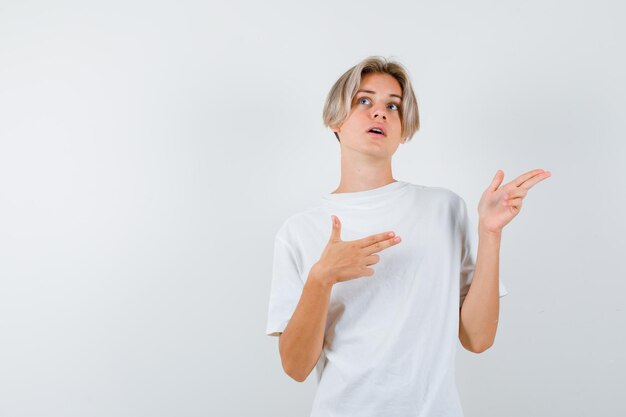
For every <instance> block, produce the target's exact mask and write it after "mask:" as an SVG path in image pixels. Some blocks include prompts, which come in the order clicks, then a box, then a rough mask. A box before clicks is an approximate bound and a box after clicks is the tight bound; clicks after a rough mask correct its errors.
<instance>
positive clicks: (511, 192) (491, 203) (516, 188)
mask: <svg viewBox="0 0 626 417" xmlns="http://www.w3.org/2000/svg"><path fill="white" fill-rule="evenodd" d="M551 175H552V174H551V173H550V171H544V170H543V169H534V170H532V171H528V172H527V173H525V174H522V175H520V176H519V177H517V178H515V179H514V180H513V181H511V182H509V183H507V184H504V185H503V186H502V187H500V184H501V183H502V180H503V179H504V172H503V171H502V170H498V172H496V176H495V177H494V178H493V181H491V184H490V185H489V187H488V188H487V189H486V190H485V192H483V195H482V197H481V198H480V202H479V203H478V218H479V228H480V229H481V230H483V231H486V232H492V233H501V232H502V229H503V228H504V226H506V225H507V224H508V223H509V222H510V221H511V220H512V219H513V218H514V217H515V216H517V214H518V213H519V212H520V210H521V208H522V201H523V200H524V197H526V194H527V193H528V190H529V189H530V188H531V187H532V186H534V185H535V184H537V183H538V182H540V181H543V180H545V179H546V178H548V177H550V176H551ZM498 187H500V188H498Z"/></svg>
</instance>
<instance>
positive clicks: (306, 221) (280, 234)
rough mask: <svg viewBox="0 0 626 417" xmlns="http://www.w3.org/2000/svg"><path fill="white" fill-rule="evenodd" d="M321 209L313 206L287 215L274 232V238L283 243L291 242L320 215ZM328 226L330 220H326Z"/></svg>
mask: <svg viewBox="0 0 626 417" xmlns="http://www.w3.org/2000/svg"><path fill="white" fill-rule="evenodd" d="M321 211H322V209H321V207H320V206H314V207H310V208H308V209H305V210H301V211H298V212H296V213H293V214H291V215H289V216H288V217H287V218H286V219H285V220H284V221H283V222H282V224H281V225H280V227H279V228H278V230H277V231H276V234H275V236H276V238H277V239H280V240H282V241H283V242H285V243H291V242H293V241H294V240H295V239H296V238H297V236H298V235H299V234H301V233H302V232H303V231H304V230H306V229H307V228H308V227H310V225H311V224H312V223H313V222H314V221H315V219H317V218H319V217H320V215H321ZM328 222H329V224H330V218H329V219H328Z"/></svg>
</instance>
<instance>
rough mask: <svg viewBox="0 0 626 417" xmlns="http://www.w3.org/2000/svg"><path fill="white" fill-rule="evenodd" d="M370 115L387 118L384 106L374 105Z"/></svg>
mask: <svg viewBox="0 0 626 417" xmlns="http://www.w3.org/2000/svg"><path fill="white" fill-rule="evenodd" d="M372 116H373V117H374V119H376V120H380V119H383V120H387V110H386V109H385V108H381V107H376V108H375V109H374V112H373V114H372Z"/></svg>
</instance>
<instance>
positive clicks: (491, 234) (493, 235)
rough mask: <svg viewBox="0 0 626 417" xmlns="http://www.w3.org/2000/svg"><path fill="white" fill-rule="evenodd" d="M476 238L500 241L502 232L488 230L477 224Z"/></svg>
mask: <svg viewBox="0 0 626 417" xmlns="http://www.w3.org/2000/svg"><path fill="white" fill-rule="evenodd" d="M478 236H479V237H482V238H486V239H500V238H501V237H502V230H490V229H488V228H487V227H485V225H483V224H482V223H480V222H479V223H478Z"/></svg>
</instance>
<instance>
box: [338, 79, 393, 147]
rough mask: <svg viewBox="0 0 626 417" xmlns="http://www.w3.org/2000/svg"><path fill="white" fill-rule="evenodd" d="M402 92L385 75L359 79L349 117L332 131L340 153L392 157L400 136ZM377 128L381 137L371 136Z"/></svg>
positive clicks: (375, 134)
mask: <svg viewBox="0 0 626 417" xmlns="http://www.w3.org/2000/svg"><path fill="white" fill-rule="evenodd" d="M401 104H402V88H401V87H400V83H399V82H398V81H397V80H396V79H395V78H394V77H393V76H391V75H389V74H386V73H370V74H366V75H365V76H363V77H362V78H361V85H360V86H359V88H358V92H357V93H356V95H355V96H354V99H353V100H352V108H351V110H350V114H349V115H348V117H347V118H346V120H345V121H344V122H343V124H342V125H341V126H339V127H332V128H331V129H332V131H333V132H337V134H338V135H339V139H340V140H341V147H342V149H344V150H347V149H350V150H351V151H355V152H359V153H364V154H368V155H371V156H376V157H387V158H391V156H392V155H393V154H394V153H395V151H396V149H398V146H399V145H400V143H402V140H401V133H402V118H401V108H400V106H401ZM372 128H379V129H381V130H382V131H383V134H378V133H373V132H371V131H370V130H371V129H372Z"/></svg>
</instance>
